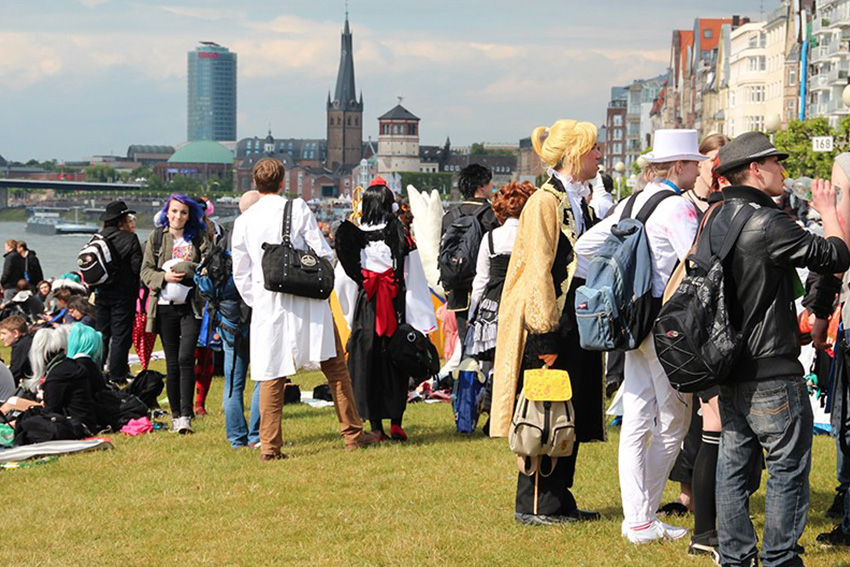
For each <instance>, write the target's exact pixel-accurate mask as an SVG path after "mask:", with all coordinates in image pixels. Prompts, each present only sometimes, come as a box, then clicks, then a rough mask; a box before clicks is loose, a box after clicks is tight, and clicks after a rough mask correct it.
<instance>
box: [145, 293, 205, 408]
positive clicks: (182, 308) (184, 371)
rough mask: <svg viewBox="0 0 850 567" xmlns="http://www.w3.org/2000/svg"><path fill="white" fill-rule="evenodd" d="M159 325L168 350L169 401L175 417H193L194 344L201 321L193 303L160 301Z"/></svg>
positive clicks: (196, 341) (166, 350)
mask: <svg viewBox="0 0 850 567" xmlns="http://www.w3.org/2000/svg"><path fill="white" fill-rule="evenodd" d="M156 325H157V328H158V330H159V337H160V339H161V340H162V349H163V350H164V351H165V368H166V379H165V389H166V391H167V392H168V403H169V405H170V406H171V415H173V416H174V417H191V416H192V403H193V401H194V397H195V345H196V344H197V343H198V335H199V334H200V332H201V322H200V321H199V320H198V319H195V314H194V313H193V312H192V306H191V305H190V304H188V303H185V304H183V305H158V306H157V312H156Z"/></svg>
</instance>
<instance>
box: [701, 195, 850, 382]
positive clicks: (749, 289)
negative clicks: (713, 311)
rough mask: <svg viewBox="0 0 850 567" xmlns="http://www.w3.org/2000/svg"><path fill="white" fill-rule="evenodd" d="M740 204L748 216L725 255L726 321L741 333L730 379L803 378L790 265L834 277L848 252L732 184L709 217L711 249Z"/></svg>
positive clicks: (844, 265) (769, 202)
mask: <svg viewBox="0 0 850 567" xmlns="http://www.w3.org/2000/svg"><path fill="white" fill-rule="evenodd" d="M745 206H756V207H757V208H758V210H757V211H756V213H755V214H754V215H753V216H752V217H751V218H750V220H749V221H748V222H747V224H746V225H745V226H744V230H743V231H742V232H741V236H740V237H739V238H738V242H737V243H736V245H735V248H734V250H733V251H732V252H731V254H730V256H729V257H728V258H727V262H726V266H727V272H726V274H727V275H726V283H727V301H728V302H729V312H730V315H731V318H732V324H733V325H734V326H735V327H736V328H739V329H744V330H745V333H747V334H748V339H747V344H746V346H745V348H744V352H743V353H742V355H741V358H740V359H739V360H738V363H737V364H736V365H735V368H734V369H733V372H732V375H731V376H730V380H731V381H736V382H745V381H749V380H765V379H768V378H775V377H780V376H791V375H797V376H802V375H803V367H802V365H801V364H800V362H799V361H798V360H797V357H798V356H799V355H800V346H799V339H798V331H797V317H796V310H795V307H794V301H795V299H796V297H795V296H796V294H795V290H794V288H795V282H796V281H797V280H796V277H797V276H796V273H795V271H794V268H797V267H806V268H808V269H809V270H811V271H813V272H817V273H821V274H833V273H838V272H843V271H845V270H846V269H847V268H848V267H850V251H848V249H847V246H846V244H845V243H844V241H843V240H841V239H840V238H834V237H833V238H826V239H824V238H821V237H819V236H817V235H815V234H812V233H811V232H809V231H807V230H805V229H804V228H802V227H800V225H798V224H797V223H796V222H795V221H794V220H793V219H792V218H791V217H790V216H789V215H788V214H787V213H785V212H783V211H782V210H780V209H779V207H778V206H777V205H776V204H775V203H774V202H773V200H772V199H771V198H770V197H769V196H768V195H767V194H765V193H763V192H762V191H759V190H757V189H753V188H752V187H745V186H733V187H727V188H726V189H724V190H723V205H722V207H721V208H720V210H719V211H717V213H716V214H714V215H713V217H712V219H711V220H710V221H709V223H708V224H709V225H710V227H711V229H710V230H711V232H710V236H711V245H712V250H719V248H720V245H721V243H722V240H723V237H724V235H725V233H726V232H727V230H728V228H729V225H730V223H731V220H732V217H733V216H734V214H735V213H736V212H737V211H739V210H740V209H741V208H742V207H745Z"/></svg>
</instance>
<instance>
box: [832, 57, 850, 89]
mask: <svg viewBox="0 0 850 567" xmlns="http://www.w3.org/2000/svg"><path fill="white" fill-rule="evenodd" d="M828 76H829V79H828V82H829V84H847V78H848V77H850V63H849V62H847V61H844V62H842V63H840V64H839V65H838V66H837V67H834V68H833V69H832V70H831V71H830V72H829V75H828Z"/></svg>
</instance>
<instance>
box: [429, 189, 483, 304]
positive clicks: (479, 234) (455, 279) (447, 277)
mask: <svg viewBox="0 0 850 567" xmlns="http://www.w3.org/2000/svg"><path fill="white" fill-rule="evenodd" d="M489 209H490V204H489V203H485V204H483V205H481V207H479V208H478V210H477V211H475V213H473V214H471V215H463V214H462V213H461V212H460V207H456V208H455V209H452V211H451V212H450V213H449V214H450V215H452V216H453V217H454V220H452V224H451V225H450V226H449V228H447V229H446V232H445V234H443V238H442V240H441V241H440V255H439V256H438V257H437V265H438V266H439V268H440V282H441V283H442V284H443V287H444V288H445V289H449V290H451V289H467V288H470V287H472V280H473V279H475V265H476V263H477V261H478V249H479V248H480V247H481V241H482V240H483V239H484V225H483V224H482V222H481V219H482V218H483V217H484V214H485V213H486V212H487V211H488V210H489Z"/></svg>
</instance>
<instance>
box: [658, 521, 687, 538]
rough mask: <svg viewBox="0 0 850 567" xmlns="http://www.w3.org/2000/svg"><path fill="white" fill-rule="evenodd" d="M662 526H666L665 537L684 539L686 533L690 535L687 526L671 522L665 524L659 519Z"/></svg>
mask: <svg viewBox="0 0 850 567" xmlns="http://www.w3.org/2000/svg"><path fill="white" fill-rule="evenodd" d="M657 521H658V523H659V524H661V527H662V528H664V538H665V539H682V538H683V537H685V536H686V535H688V530H687V528H680V527H679V526H671V525H670V524H665V523H664V522H662V521H661V520H657Z"/></svg>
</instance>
